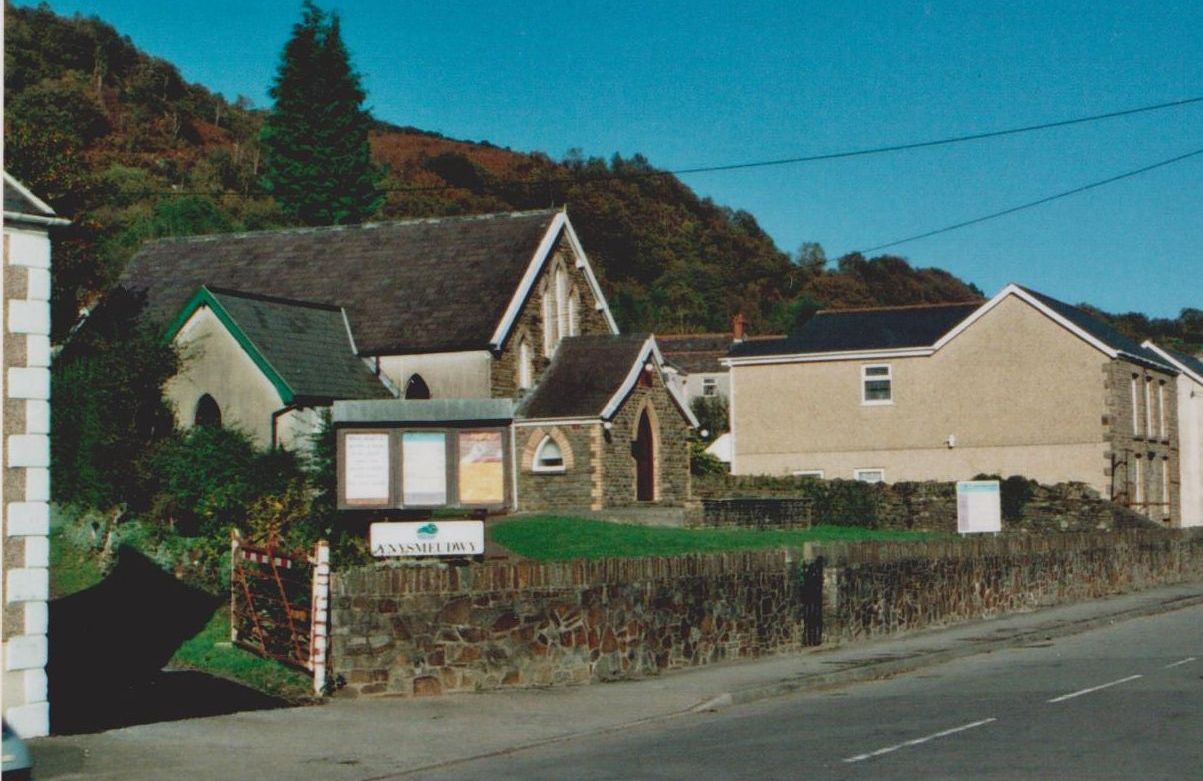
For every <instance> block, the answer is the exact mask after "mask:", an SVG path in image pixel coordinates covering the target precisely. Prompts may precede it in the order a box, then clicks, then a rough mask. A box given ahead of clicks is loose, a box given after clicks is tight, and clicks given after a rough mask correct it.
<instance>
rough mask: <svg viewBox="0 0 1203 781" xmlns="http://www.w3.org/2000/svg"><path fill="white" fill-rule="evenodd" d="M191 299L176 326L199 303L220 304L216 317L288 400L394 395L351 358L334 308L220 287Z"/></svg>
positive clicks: (341, 321) (342, 322) (343, 327)
mask: <svg viewBox="0 0 1203 781" xmlns="http://www.w3.org/2000/svg"><path fill="white" fill-rule="evenodd" d="M193 302H194V303H193V305H190V306H189V307H187V308H186V309H185V310H184V311H182V312H181V317H180V318H178V321H177V322H178V325H182V324H183V321H184V320H185V319H186V316H187V315H190V314H191V312H192V311H195V309H196V308H197V307H198V306H200V305H201V304H208V305H209V306H212V307H214V309H215V310H216V309H217V308H218V307H220V310H222V311H218V312H216V314H217V315H218V318H219V319H221V320H222V321H223V322H227V318H228V320H229V321H232V325H233V328H232V329H231V330H232V331H234V330H236V333H234V334H233V335H234V337H235V339H238V340H239V341H240V342H241V343H243V345H244V347H249V348H250V349H251V350H253V351H255V352H257V353H258V355H259V357H260V358H261V359H262V361H264V362H266V364H267V366H268V367H270V368H269V371H268V372H267V373H268V374H269V378H270V379H272V380H273V382H280V383H283V384H284V385H285V387H286V389H287V393H283V394H282V395H284V396H285V397H286V399H287V400H288V401H292V400H294V399H297V400H328V399H391V398H393V395H392V394H391V393H390V392H389V390H388V389H387V388H386V387H385V386H384V385H383V384H382V383H381V382H380V380H379V379H377V378H376V376H375V375H374V374H373V373H372V372H371V370H370V369H368V367H367V366H366V365H365V364H364V362H363V361H362V360H361V359H360V358H358V357H356V355H355V353H354V351H353V349H352V345H351V339H350V335H349V334H348V333H347V326H346V322H345V320H344V319H343V312H342V310H341V309H339V308H338V307H335V306H328V305H325V304H313V303H308V302H304V301H289V300H285V299H279V298H266V297H264V296H258V295H251V294H247V293H240V292H237V291H233V290H223V289H221V288H215V289H202V291H201V292H200V293H198V295H197V296H195V297H194V298H193ZM227 327H229V325H227ZM174 330H177V329H175V328H173V329H172V331H174ZM252 358H254V356H252ZM272 373H274V375H275V377H270V375H271V374H272Z"/></svg>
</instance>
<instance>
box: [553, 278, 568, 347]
mask: <svg viewBox="0 0 1203 781" xmlns="http://www.w3.org/2000/svg"><path fill="white" fill-rule="evenodd" d="M555 282H556V334H558V338H557V339H556V341H557V342H558V341H559V340H560V339H563V338H564V337H565V336H571V335H572V334H571V332H570V331H569V330H568V320H569V317H568V273H567V272H565V271H564V267H563V266H559V267H557V268H556V274H555Z"/></svg>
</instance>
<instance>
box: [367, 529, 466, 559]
mask: <svg viewBox="0 0 1203 781" xmlns="http://www.w3.org/2000/svg"><path fill="white" fill-rule="evenodd" d="M370 540H371V546H372V555H373V556H480V555H482V554H484V552H485V525H484V522H483V521H419V522H416V523H373V524H372V528H371V538H370Z"/></svg>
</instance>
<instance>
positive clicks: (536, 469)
mask: <svg viewBox="0 0 1203 781" xmlns="http://www.w3.org/2000/svg"><path fill="white" fill-rule="evenodd" d="M530 471H531V474H536V475H565V474H568V470H567V469H565V468H564V467H558V468H556V469H540V468H539V467H537V466H536V467H531V470H530Z"/></svg>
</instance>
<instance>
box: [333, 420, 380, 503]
mask: <svg viewBox="0 0 1203 781" xmlns="http://www.w3.org/2000/svg"><path fill="white" fill-rule="evenodd" d="M343 467H344V472H343V474H344V478H343V481H344V482H343V499H344V501H345V502H346V503H347V504H364V505H377V504H385V503H387V502H388V500H389V475H390V474H391V471H390V469H389V435H388V434H347V435H346V437H344V439H343Z"/></svg>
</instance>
